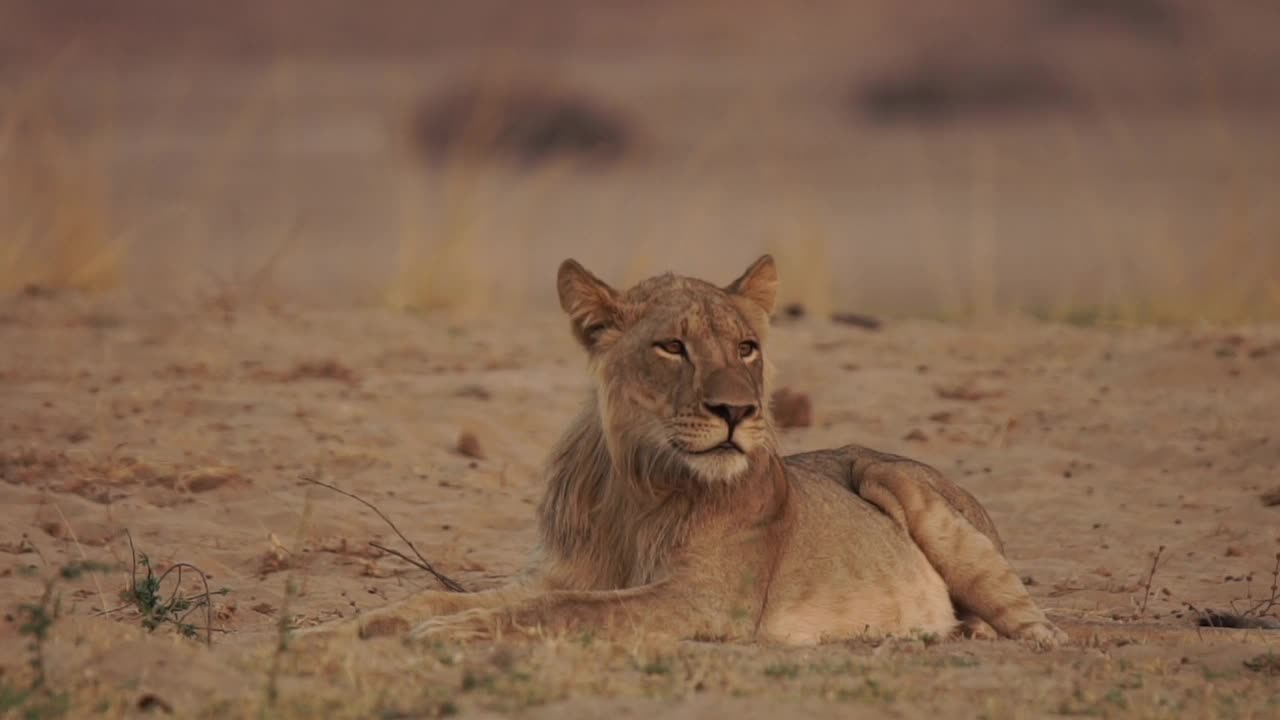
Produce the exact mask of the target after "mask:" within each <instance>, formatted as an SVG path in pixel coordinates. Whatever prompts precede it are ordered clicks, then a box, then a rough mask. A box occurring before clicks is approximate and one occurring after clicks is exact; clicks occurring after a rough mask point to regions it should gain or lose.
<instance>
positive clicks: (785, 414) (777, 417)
mask: <svg viewBox="0 0 1280 720" xmlns="http://www.w3.org/2000/svg"><path fill="white" fill-rule="evenodd" d="M773 419H774V422H775V423H777V425H778V427H780V428H800V427H809V426H810V425H812V424H813V403H812V402H811V401H810V400H809V396H808V395H807V394H806V393H802V392H796V391H794V390H792V389H791V388H785V387H784V388H779V389H778V390H777V391H775V392H774V393H773Z"/></svg>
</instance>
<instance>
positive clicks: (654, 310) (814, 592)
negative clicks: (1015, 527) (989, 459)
mask: <svg viewBox="0 0 1280 720" xmlns="http://www.w3.org/2000/svg"><path fill="white" fill-rule="evenodd" d="M777 284H778V277H777V271H776V269H775V266H774V262H773V259H772V258H770V257H769V256H767V255H766V256H764V257H762V258H760V259H759V260H757V261H756V262H755V263H754V264H753V265H751V267H750V268H748V269H747V271H746V272H745V273H744V274H743V275H742V276H741V277H739V278H738V279H737V280H735V281H734V282H732V283H730V284H729V285H728V286H727V287H724V288H721V287H717V286H715V285H713V284H711V283H707V282H704V281H702V280H697V279H693V278H686V277H678V276H675V275H670V274H668V275H663V276H660V277H655V278H651V279H649V280H646V281H644V282H642V283H640V284H639V285H637V286H635V287H633V288H631V289H630V290H627V291H625V292H619V291H617V290H615V289H613V288H611V287H609V286H608V285H607V284H605V283H604V282H602V281H601V280H599V279H598V278H596V277H595V276H594V275H592V274H591V273H589V272H587V271H586V270H585V269H584V268H583V267H582V266H581V265H579V264H578V263H576V262H574V261H572V260H567V261H565V262H564V263H563V264H562V265H561V266H560V271H559V277H558V288H559V293H560V304H561V306H562V307H563V309H564V310H565V312H566V313H568V315H569V318H570V325H571V328H572V331H573V334H574V336H575V337H576V338H577V340H578V342H579V343H581V345H582V347H583V348H584V349H585V350H586V353H587V357H588V359H589V367H590V373H591V377H592V380H593V384H594V388H593V390H592V393H591V397H590V401H589V402H588V403H586V405H585V406H584V407H583V409H582V411H581V413H580V414H579V415H578V417H577V419H576V420H574V422H573V424H572V425H571V426H570V427H569V429H568V431H567V432H566V433H565V435H564V437H563V439H562V440H561V441H560V443H559V445H558V446H557V447H556V449H555V451H554V452H553V453H552V456H551V459H550V462H549V464H548V470H547V483H548V485H547V489H546V495H545V496H544V498H543V500H542V503H541V505H540V506H539V509H538V520H539V529H540V531H541V544H540V547H539V548H538V551H537V552H536V553H535V562H534V564H533V566H532V568H531V571H530V572H529V573H528V574H527V576H526V577H524V578H522V579H521V580H519V581H517V582H515V583H513V584H511V585H509V586H507V587H504V588H500V589H497V590H491V591H487V592H481V593H474V594H458V593H447V592H426V593H422V594H419V595H416V596H414V597H411V598H410V599H408V600H406V601H403V602H401V603H399V604H398V605H393V606H391V607H388V608H385V609H383V610H379V611H376V612H373V613H369V614H367V615H365V616H363V617H362V618H359V619H357V620H356V621H355V622H354V623H352V624H350V625H349V627H355V628H357V629H358V631H359V632H360V634H361V635H362V636H370V635H377V634H387V633H401V632H405V631H408V632H409V634H410V635H411V636H412V637H418V638H423V637H439V636H449V637H460V636H470V637H475V636H491V635H493V634H495V633H501V632H511V631H514V630H517V629H533V628H541V629H543V630H545V631H549V632H564V631H570V630H575V631H576V630H588V629H589V630H591V631H593V632H596V633H597V634H600V633H603V634H606V635H611V636H615V637H616V636H617V635H618V634H621V633H629V632H640V633H645V634H654V633H661V634H669V635H675V636H678V637H684V638H691V637H702V638H721V639H732V640H758V641H774V642H783V643H797V644H798V643H814V642H819V641H822V640H832V639H841V638H852V637H861V636H885V635H901V634H909V633H914V632H919V633H938V634H942V635H946V634H949V633H950V632H952V631H953V630H955V629H957V626H958V622H959V621H958V619H957V614H956V613H957V610H958V611H959V612H960V614H961V616H962V618H964V619H965V623H966V624H967V625H970V626H971V627H978V628H984V629H985V625H986V624H989V626H990V628H994V630H995V631H996V632H998V633H999V634H1001V635H1004V636H1007V637H1014V638H1024V639H1029V640H1032V641H1035V642H1039V643H1044V644H1052V643H1056V642H1059V641H1061V640H1062V639H1063V638H1064V637H1065V636H1064V635H1063V634H1062V632H1061V631H1060V630H1058V629H1057V628H1056V627H1054V625H1053V624H1051V623H1050V622H1049V621H1048V620H1047V619H1046V618H1045V616H1044V614H1043V613H1042V612H1041V610H1040V609H1039V608H1038V607H1037V606H1036V604H1035V602H1034V601H1033V600H1032V599H1031V597H1030V596H1029V595H1028V594H1027V591H1026V589H1025V588H1024V587H1023V585H1022V582H1021V581H1020V580H1019V578H1018V575H1017V574H1016V573H1014V571H1013V569H1012V568H1011V567H1010V566H1009V564H1008V562H1006V560H1005V558H1004V556H1003V554H1002V552H1003V551H1002V546H1001V542H1000V538H999V536H998V535H997V533H996V530H995V527H994V526H993V525H992V523H991V520H990V518H989V517H988V516H987V514H986V512H985V511H984V510H983V509H982V507H981V505H979V504H978V502H977V501H976V500H974V499H973V497H972V496H970V495H969V494H968V493H967V492H965V491H964V490H963V489H961V488H959V487H958V486H956V485H954V484H953V483H951V482H950V481H949V480H947V479H945V478H943V477H942V476H941V475H939V474H938V473H937V472H935V471H934V470H933V469H931V468H929V467H927V466H925V465H922V464H919V463H916V462H913V461H911V460H907V459H905V458H901V457H896V456H892V455H887V454H883V453H878V452H875V451H872V450H868V449H866V448H862V447H858V446H853V445H850V446H847V447H843V448H839V449H835V450H823V451H818V452H809V453H803V454H799V455H791V456H787V457H783V456H781V455H780V454H779V452H778V444H777V440H776V438H775V435H774V429H773V424H772V421H771V417H770V413H769V407H768V399H769V397H770V392H769V384H770V375H771V372H770V368H769V365H768V363H767V361H766V353H767V351H768V342H767V336H768V330H769V315H770V313H771V312H772V311H773V305H774V298H775V294H776V288H777ZM984 621H985V622H984Z"/></svg>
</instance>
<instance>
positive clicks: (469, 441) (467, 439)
mask: <svg viewBox="0 0 1280 720" xmlns="http://www.w3.org/2000/svg"><path fill="white" fill-rule="evenodd" d="M457 450H458V453H459V454H460V455H462V456H464V457H469V458H475V459H477V460H483V459H484V449H483V448H481V447H480V438H478V437H476V434H475V433H473V432H471V431H470V430H463V431H462V432H461V433H459V434H458V445H457Z"/></svg>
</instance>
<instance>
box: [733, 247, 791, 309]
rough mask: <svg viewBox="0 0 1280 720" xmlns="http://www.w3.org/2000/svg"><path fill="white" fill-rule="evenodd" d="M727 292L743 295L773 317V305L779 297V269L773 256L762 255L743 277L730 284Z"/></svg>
mask: <svg viewBox="0 0 1280 720" xmlns="http://www.w3.org/2000/svg"><path fill="white" fill-rule="evenodd" d="M725 290H726V291H727V292H729V293H731V294H733V295H741V296H742V297H744V298H746V299H748V300H750V301H751V302H754V303H755V304H756V305H759V306H760V308H761V309H762V310H764V312H765V314H766V315H772V314H773V303H774V301H775V300H777V297H778V267H777V266H776V265H775V264H774V262H773V256H772V255H761V256H760V259H759V260H756V261H755V262H753V263H751V267H749V268H747V271H746V272H744V273H742V276H741V277H739V278H738V279H737V280H734V281H733V282H732V283H729V287H727V288H725Z"/></svg>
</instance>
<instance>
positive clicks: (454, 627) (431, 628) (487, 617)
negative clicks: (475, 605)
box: [408, 609, 499, 642]
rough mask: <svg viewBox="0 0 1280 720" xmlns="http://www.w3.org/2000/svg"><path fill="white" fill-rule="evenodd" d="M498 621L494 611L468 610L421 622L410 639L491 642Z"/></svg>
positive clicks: (412, 631) (413, 630)
mask: <svg viewBox="0 0 1280 720" xmlns="http://www.w3.org/2000/svg"><path fill="white" fill-rule="evenodd" d="M498 620H499V617H498V613H497V612H495V611H494V610H489V609H477V610H467V611H465V612H460V613H456V614H454V615H443V616H440V617H434V618H431V619H430V620H425V621H423V622H420V623H418V624H417V625H415V626H414V628H413V629H412V630H410V631H409V636H408V637H409V639H410V640H412V641H415V642H431V641H441V640H445V641H453V642H465V641H470V640H490V639H492V638H493V636H494V632H495V630H496V628H497V624H498Z"/></svg>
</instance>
